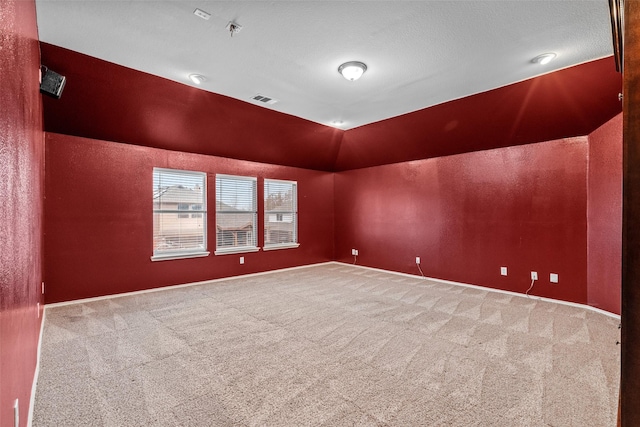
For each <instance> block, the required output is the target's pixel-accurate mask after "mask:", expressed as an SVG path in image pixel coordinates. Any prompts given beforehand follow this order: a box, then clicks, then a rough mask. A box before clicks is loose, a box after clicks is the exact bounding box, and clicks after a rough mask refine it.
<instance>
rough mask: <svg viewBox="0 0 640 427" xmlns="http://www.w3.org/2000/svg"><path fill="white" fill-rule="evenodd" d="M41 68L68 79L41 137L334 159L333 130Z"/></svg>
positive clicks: (220, 100) (188, 90) (89, 71)
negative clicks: (44, 134)
mask: <svg viewBox="0 0 640 427" xmlns="http://www.w3.org/2000/svg"><path fill="white" fill-rule="evenodd" d="M42 62H43V63H44V64H45V65H47V66H48V67H49V68H51V69H52V70H54V71H56V72H58V73H60V74H62V75H64V76H66V78H67V85H66V86H65V89H64V94H63V95H62V98H60V99H59V100H54V99H45V100H44V109H45V117H44V121H45V130H46V131H47V132H53V133H61V134H65V135H75V136H83V137H87V138H93V139H101V140H107V141H117V142H123V143H127V144H136V145H144V146H147V147H156V148H164V149H169V150H176V151H182V152H189V153H199V154H207V155H212V156H221V157H228V158H233V159H242V160H252V161H256V162H263V163H271V164H281V165H288V166H297V167H302V168H308V169H319V170H323V169H326V167H327V165H333V162H334V161H335V157H336V155H337V154H338V146H339V143H340V140H341V138H342V134H343V131H342V130H339V129H335V128H331V127H328V126H323V125H321V124H318V123H314V122H310V121H308V120H304V119H301V118H299V117H294V116H291V115H288V114H283V113H280V112H278V111H274V110H272V109H269V108H265V107H262V106H258V105H254V104H252V103H250V102H244V101H239V100H237V99H233V98H229V97H226V96H223V95H219V94H215V93H211V92H207V91H204V90H201V89H198V88H195V87H192V86H189V85H186V84H182V83H177V82H174V81H171V80H167V79H164V78H161V77H157V76H153V75H151V74H147V73H143V72H141V71H136V70H133V69H131V68H126V67H122V66H120V65H116V64H113V63H110V62H107V61H102V60H100V59H97V58H93V57H91V56H87V55H83V54H81V53H78V52H74V51H71V50H68V49H64V48H61V47H58V46H53V45H50V44H47V43H42ZM616 93H617V92H616ZM309 153H313V155H309Z"/></svg>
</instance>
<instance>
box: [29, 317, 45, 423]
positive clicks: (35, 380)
mask: <svg viewBox="0 0 640 427" xmlns="http://www.w3.org/2000/svg"><path fill="white" fill-rule="evenodd" d="M46 315H47V310H44V309H43V310H42V319H40V334H39V336H38V351H37V354H36V369H35V371H34V372H33V382H32V383H31V397H30V399H29V415H28V417H27V427H31V424H32V423H33V409H34V406H35V403H36V387H37V385H38V375H40V352H41V350H42V333H43V331H44V319H45V317H46Z"/></svg>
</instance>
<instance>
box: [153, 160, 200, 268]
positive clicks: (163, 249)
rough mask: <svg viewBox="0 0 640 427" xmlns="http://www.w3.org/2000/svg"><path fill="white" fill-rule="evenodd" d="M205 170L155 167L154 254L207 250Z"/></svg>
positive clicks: (196, 252) (166, 254) (183, 253)
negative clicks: (195, 170)
mask: <svg viewBox="0 0 640 427" xmlns="http://www.w3.org/2000/svg"><path fill="white" fill-rule="evenodd" d="M206 181H207V175H206V173H204V172H194V171H181V170H176V169H162V168H154V169H153V255H154V257H156V256H162V257H169V258H170V257H172V256H175V257H180V256H185V255H190V254H200V253H202V252H204V251H206V249H207V215H206V213H207V208H206V206H207V203H206V194H207V192H206Z"/></svg>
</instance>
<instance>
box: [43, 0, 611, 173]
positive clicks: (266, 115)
mask: <svg viewBox="0 0 640 427" xmlns="http://www.w3.org/2000/svg"><path fill="white" fill-rule="evenodd" d="M196 8H198V9H200V10H202V11H205V12H207V13H209V14H210V15H211V16H210V17H209V19H208V20H204V19H202V18H200V17H198V16H196V15H194V14H193V12H194V10H195V9H196ZM37 14H38V27H39V32H40V38H41V40H42V42H43V43H41V46H42V62H43V64H45V65H47V66H48V67H49V68H51V69H53V70H55V71H56V72H59V73H60V74H63V75H65V76H66V77H67V86H66V88H65V90H64V93H63V96H62V98H61V99H60V100H53V99H45V129H46V130H47V131H50V132H59V133H67V134H71V135H78V136H86V137H91V138H97V139H106V140H112V141H117V142H125V143H130V144H139V145H145V146H152V147H160V148H166V149H171V150H179V151H186V152H196V153H203V154H211V155H218V156H224V157H232V158H239V159H246V160H252V161H260V162H268V163H275V164H285V165H291V166H299V167H305V168H312V169H320V170H345V169H351V168H359V167H367V166H373V165H379V164H385V163H392V162H399V161H406V160H414V159H420V158H428V157H435V156H442V155H449V154H456V153H461V152H466V151H475V150H483V149H489V148H496V147H503V146H509V145H518V144H526V143H532V142H539V141H546V140H550V139H557V138H563V137H570V136H578V135H586V134H588V133H590V132H591V131H593V130H594V129H595V128H597V127H598V126H599V125H601V124H602V123H604V122H605V121H606V120H608V119H610V118H611V117H613V116H614V115H616V114H617V113H619V112H620V111H621V105H620V103H619V101H618V98H617V94H618V92H620V90H621V76H620V75H619V74H618V73H616V71H615V65H614V62H613V59H612V57H611V56H610V55H611V53H612V48H611V35H610V24H609V16H608V6H607V1H606V0H598V1H584V0H579V1H561V2H559V1H549V2H547V1H535V0H534V1H529V0H520V1H516V2H514V1H486V2H485V1H471V2H462V1H439V2H434V1H418V2H402V1H398V2H377V1H376V2H367V1H363V2H342V1H337V2H330V1H286V2H280V1H272V2H264V1H262V2H250V1H246V2H228V1H195V2H194V1H133V2H112V1H101V0H92V1H83V2H78V1H64V0H38V1H37ZM228 22H236V23H237V24H239V25H242V30H241V31H240V32H239V33H236V34H234V36H233V37H231V35H230V33H229V31H228V30H226V29H225V26H226V25H227V23H228ZM549 51H551V52H555V53H556V54H557V55H558V56H557V58H556V60H555V61H553V62H551V63H549V64H547V65H540V64H535V63H532V62H531V59H532V58H533V57H535V56H536V55H538V54H541V53H545V52H549ZM348 60H359V61H363V62H365V63H367V66H368V69H367V71H366V73H365V74H364V76H363V77H362V79H360V80H358V81H356V82H349V81H347V80H345V79H343V78H342V76H340V75H339V74H338V72H337V68H338V66H339V65H340V64H341V63H342V62H345V61H348ZM190 73H197V74H201V75H203V76H205V77H206V79H207V80H206V81H205V82H204V83H203V84H202V85H200V86H198V87H196V86H195V85H193V84H192V83H190V82H189V81H188V79H187V76H188V75H189V74H190ZM258 93H259V94H262V95H266V96H270V97H273V98H276V99H278V100H279V102H278V103H276V104H273V105H266V106H265V105H259V104H258V103H256V102H255V101H252V100H251V97H252V96H253V95H255V94H258Z"/></svg>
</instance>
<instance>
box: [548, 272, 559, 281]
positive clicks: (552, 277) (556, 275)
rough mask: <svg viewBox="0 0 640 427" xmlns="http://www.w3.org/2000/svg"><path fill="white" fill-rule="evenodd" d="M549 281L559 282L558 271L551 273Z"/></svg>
mask: <svg viewBox="0 0 640 427" xmlns="http://www.w3.org/2000/svg"><path fill="white" fill-rule="evenodd" d="M549 281H550V282H551V283H558V274H557V273H551V274H549Z"/></svg>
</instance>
